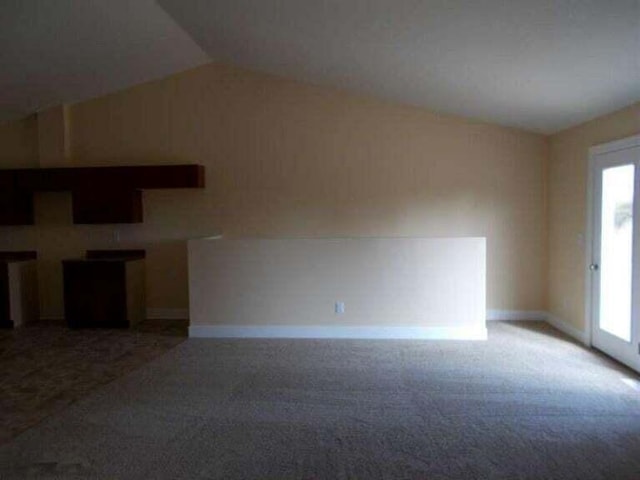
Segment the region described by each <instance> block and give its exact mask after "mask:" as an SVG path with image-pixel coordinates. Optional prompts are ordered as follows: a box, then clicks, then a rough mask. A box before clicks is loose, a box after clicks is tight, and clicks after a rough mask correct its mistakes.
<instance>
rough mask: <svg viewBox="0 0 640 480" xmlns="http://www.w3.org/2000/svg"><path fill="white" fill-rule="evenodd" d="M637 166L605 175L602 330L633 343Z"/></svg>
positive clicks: (602, 234)
mask: <svg viewBox="0 0 640 480" xmlns="http://www.w3.org/2000/svg"><path fill="white" fill-rule="evenodd" d="M633 177H634V166H633V165H624V166H621V167H613V168H607V169H605V170H603V172H602V223H601V225H602V231H601V239H600V240H601V252H600V328H601V329H603V330H605V331H607V332H609V333H611V334H612V335H615V336H617V337H619V338H621V339H623V340H626V341H630V340H631V265H632V247H633Z"/></svg>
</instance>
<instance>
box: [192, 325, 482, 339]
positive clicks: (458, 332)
mask: <svg viewBox="0 0 640 480" xmlns="http://www.w3.org/2000/svg"><path fill="white" fill-rule="evenodd" d="M189 337H192V338H354V339H356V338H357V339H419V340H486V339H487V329H486V328H484V327H481V328H476V327H414V326H407V327H384V326H357V327H352V326H342V325H335V326H296V325H290V326H289V325H264V326H263V325H242V326H236V325H192V326H190V327H189Z"/></svg>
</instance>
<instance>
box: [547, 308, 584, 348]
mask: <svg viewBox="0 0 640 480" xmlns="http://www.w3.org/2000/svg"><path fill="white" fill-rule="evenodd" d="M547 323H549V325H551V326H553V327H555V328H557V329H558V330H560V331H561V332H564V333H566V334H567V335H569V336H570V337H573V338H575V339H576V340H577V341H579V342H580V343H582V344H584V345H587V346H589V345H590V340H589V335H588V334H587V332H584V331H582V330H580V329H578V328H576V327H574V326H573V325H571V324H570V323H569V322H566V321H565V320H562V319H560V318H558V317H556V316H555V315H551V314H548V316H547Z"/></svg>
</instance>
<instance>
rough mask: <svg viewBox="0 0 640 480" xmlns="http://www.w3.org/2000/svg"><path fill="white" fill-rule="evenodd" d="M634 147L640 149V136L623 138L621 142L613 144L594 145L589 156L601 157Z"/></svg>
mask: <svg viewBox="0 0 640 480" xmlns="http://www.w3.org/2000/svg"><path fill="white" fill-rule="evenodd" d="M634 147H640V135H632V136H631V137H626V138H621V139H619V140H614V141H613V142H607V143H602V144H600V145H594V146H593V147H591V148H589V155H590V156H594V155H601V154H603V153H611V152H616V151H618V150H626V149H627V148H634Z"/></svg>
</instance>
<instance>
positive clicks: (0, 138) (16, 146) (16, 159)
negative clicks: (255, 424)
mask: <svg viewBox="0 0 640 480" xmlns="http://www.w3.org/2000/svg"><path fill="white" fill-rule="evenodd" d="M37 136H38V123H37V120H36V116H35V115H32V116H30V117H27V118H25V119H24V120H19V121H14V122H2V123H0V168H31V167H36V166H38V141H37Z"/></svg>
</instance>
